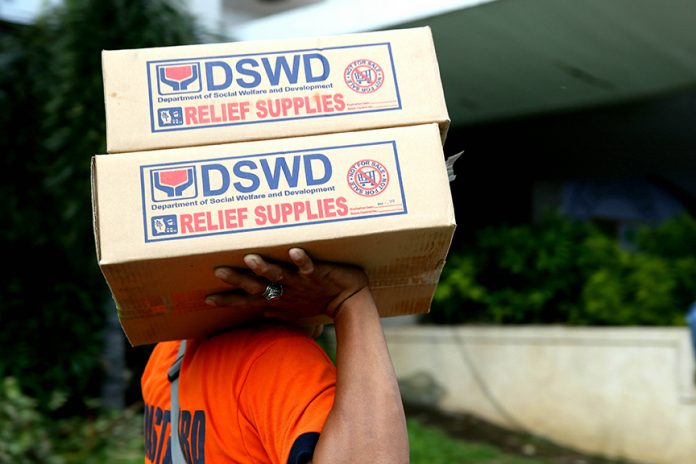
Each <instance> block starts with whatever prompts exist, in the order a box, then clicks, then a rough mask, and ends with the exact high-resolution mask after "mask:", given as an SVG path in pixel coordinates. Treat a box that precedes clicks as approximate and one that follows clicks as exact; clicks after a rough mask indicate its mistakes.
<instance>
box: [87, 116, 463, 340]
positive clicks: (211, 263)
mask: <svg viewBox="0 0 696 464" xmlns="http://www.w3.org/2000/svg"><path fill="white" fill-rule="evenodd" d="M92 183H93V187H92V188H93V208H94V227H95V236H96V243H97V252H98V258H99V265H100V267H101V269H102V272H103V274H104V276H105V278H106V281H107V282H108V284H109V286H110V288H111V291H112V293H113V297H114V300H115V301H116V303H117V307H118V312H119V317H120V321H121V324H122V326H123V329H124V331H125V333H126V335H127V337H128V339H129V341H130V342H131V343H132V344H133V345H142V344H149V343H153V342H156V341H159V340H168V339H178V338H184V337H193V336H198V335H202V334H205V333H209V332H212V331H215V330H219V329H220V328H222V327H226V326H230V325H234V324H236V323H239V322H241V321H244V320H247V319H249V318H251V317H254V316H255V315H254V314H240V313H238V312H234V311H230V310H229V309H226V308H213V307H210V306H207V305H206V304H205V303H204V298H205V296H206V295H207V294H210V293H214V292H219V291H223V290H225V287H224V285H221V282H220V281H219V280H217V279H216V278H215V277H214V276H213V269H214V268H215V267H217V266H220V265H232V266H239V267H243V262H242V257H243V255H244V254H246V253H249V252H258V253H261V254H262V255H265V256H268V257H270V258H273V259H283V260H285V261H287V250H288V249H289V248H290V247H292V246H300V247H303V248H305V249H306V250H307V251H308V252H309V253H310V255H311V256H312V257H314V258H315V259H317V260H330V261H339V262H347V263H353V264H356V265H359V266H362V267H363V268H364V269H365V270H366V272H367V274H368V277H369V279H370V286H371V289H372V290H373V292H374V297H375V299H376V301H377V304H378V307H379V310H380V314H381V315H382V316H394V315H403V314H415V313H423V312H427V311H428V310H429V306H430V302H431V299H432V296H433V293H434V290H435V287H436V285H437V282H438V279H439V276H440V273H441V270H442V268H443V266H444V262H445V257H446V255H447V252H448V249H449V246H450V243H451V239H452V235H453V233H454V228H455V219H454V212H453V206H452V198H451V193H450V189H449V182H448V176H447V172H446V167H445V160H444V155H443V152H442V147H441V143H440V134H439V129H438V127H437V125H436V124H428V125H419V126H410V127H403V128H392V129H380V130H374V131H361V132H353V133H338V134H330V135H320V136H311V137H301V138H289V139H278V140H267V141H261V142H246V143H238V144H226V145H214V146H203V147H195V148H180V149H170V150H160V151H156V152H139V153H125V154H114V155H96V156H94V157H93V165H92Z"/></svg>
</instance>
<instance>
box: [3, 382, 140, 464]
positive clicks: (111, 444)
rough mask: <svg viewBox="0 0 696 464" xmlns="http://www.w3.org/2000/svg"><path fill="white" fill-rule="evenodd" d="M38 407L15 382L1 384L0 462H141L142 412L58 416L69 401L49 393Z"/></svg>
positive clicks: (94, 406)
mask: <svg viewBox="0 0 696 464" xmlns="http://www.w3.org/2000/svg"><path fill="white" fill-rule="evenodd" d="M50 398H51V400H50V401H49V403H48V404H47V405H44V406H43V407H42V408H39V402H38V401H37V400H36V399H35V398H31V397H30V396H28V395H27V394H26V393H25V392H23V391H22V389H21V387H20V385H19V382H18V381H17V379H15V378H14V377H5V378H4V379H2V381H1V382H0V462H3V463H4V462H12V463H15V464H34V463H36V464H39V463H41V464H97V463H103V462H111V463H121V462H123V463H126V462H142V459H143V453H142V433H141V431H142V416H141V415H139V412H140V409H139V408H138V409H137V411H136V410H135V409H134V408H129V409H126V410H125V411H120V412H115V411H109V412H104V411H100V408H99V407H98V406H99V405H98V404H97V403H96V402H94V401H92V402H88V403H90V404H91V406H92V408H91V410H90V411H89V414H87V415H85V416H73V417H69V418H65V417H60V415H56V414H54V413H55V412H57V411H58V410H59V409H60V408H61V407H63V406H64V404H65V400H66V399H67V395H65V394H64V393H62V392H59V391H53V392H51V393H50Z"/></svg>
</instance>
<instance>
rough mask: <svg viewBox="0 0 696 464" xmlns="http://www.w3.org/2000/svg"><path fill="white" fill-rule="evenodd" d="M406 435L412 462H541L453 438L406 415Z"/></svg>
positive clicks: (421, 463)
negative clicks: (407, 417)
mask: <svg viewBox="0 0 696 464" xmlns="http://www.w3.org/2000/svg"><path fill="white" fill-rule="evenodd" d="M408 437H409V442H410V446H411V463H413V464H426V463H427V464H469V463H471V464H540V463H542V462H543V461H538V460H534V459H530V458H521V457H518V456H514V455H511V454H506V453H504V452H502V451H500V450H498V449H497V448H495V447H493V446H490V445H486V444H480V443H471V442H466V441H460V440H454V439H452V438H450V437H449V436H447V435H446V434H445V433H444V432H442V431H441V430H439V429H437V428H435V427H433V426H426V425H423V424H421V423H420V422H418V421H417V420H415V419H408Z"/></svg>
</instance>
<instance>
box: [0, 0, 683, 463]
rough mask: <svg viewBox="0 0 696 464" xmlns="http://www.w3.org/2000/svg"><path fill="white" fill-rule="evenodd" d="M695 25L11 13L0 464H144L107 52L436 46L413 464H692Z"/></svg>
mask: <svg viewBox="0 0 696 464" xmlns="http://www.w3.org/2000/svg"><path fill="white" fill-rule="evenodd" d="M694 24H696V4H694V3H693V2H690V1H687V0H665V1H662V2H655V1H651V0H613V1H606V0H605V1H601V0H578V1H573V2H570V1H557V0H556V1H552V0H459V1H455V0H431V1H429V2H419V1H415V0H402V1H399V2H391V1H384V2H375V1H369V2H368V1H367V0H352V1H347V0H236V1H234V0H181V1H165V0H101V1H98V0H63V1H58V0H52V1H41V0H33V1H31V0H24V1H22V0H0V127H1V129H0V131H1V134H2V135H1V137H0V149H1V150H2V157H1V158H0V159H1V162H2V163H3V168H2V170H1V171H0V172H1V173H2V174H1V175H2V176H3V182H1V183H0V198H2V199H3V200H4V201H3V202H2V205H3V206H4V209H3V217H4V218H5V219H4V220H3V221H2V224H3V225H4V227H2V229H1V230H0V234H2V241H1V243H2V247H3V252H2V255H3V256H5V260H6V262H7V264H8V267H7V268H6V270H5V271H4V272H3V279H2V283H1V284H0V346H2V347H3V354H2V356H0V462H15V463H18V462H37V463H38V462H51V463H53V462H55V463H73V462H75V463H77V462H81V463H84V462H124V463H125V462H142V444H141V441H142V438H141V436H140V430H141V425H140V416H139V414H140V407H141V405H140V403H139V401H140V392H139V375H140V373H141V371H142V367H143V365H144V362H145V360H146V359H147V355H148V354H149V349H150V348H148V347H138V348H133V347H130V346H129V345H128V343H127V341H126V340H125V338H124V337H123V334H122V332H121V329H120V326H119V323H118V320H117V319H116V312H115V309H114V307H113V303H112V301H111V298H110V295H109V291H108V288H107V287H106V285H105V283H104V281H103V278H102V276H101V273H100V271H99V268H98V266H97V261H96V255H95V249H94V238H93V232H92V216H91V202H90V181H89V170H90V158H91V156H92V155H94V154H97V153H103V152H105V126H104V102H103V89H102V83H101V79H102V76H101V51H102V50H103V49H123V48H141V47H156V46H169V45H179V44H193V43H206V42H234V41H242V40H256V39H269V38H283V37H297V36H317V35H330V34H338V33H353V32H364V31H371V30H380V29H396V28H404V27H414V26H423V25H427V26H430V27H431V29H432V33H433V37H434V41H435V47H436V51H437V54H438V60H439V66H440V72H441V77H442V84H443V87H444V92H445V96H446V99H447V105H448V109H449V114H450V118H451V120H452V126H451V129H450V132H449V135H448V138H447V141H446V143H445V155H446V156H450V155H453V154H455V153H457V152H460V151H464V154H463V155H462V157H461V158H460V159H459V160H458V161H457V163H456V164H455V172H456V179H455V180H454V181H453V182H452V183H451V187H452V195H453V200H454V204H455V210H456V216H457V222H458V228H457V231H456V235H455V239H454V242H453V245H452V249H451V253H450V258H449V260H448V263H447V265H446V268H445V270H444V272H443V275H442V280H441V283H440V286H439V288H438V292H437V294H436V296H435V300H434V302H433V307H432V310H431V312H430V313H429V314H427V315H424V316H422V317H418V318H415V319H414V318H405V319H402V318H397V319H398V320H393V321H385V331H386V333H387V337H388V340H389V344H390V349H391V350H392V355H393V357H394V361H395V365H396V368H397V373H398V375H399V377H400V379H401V382H402V391H403V395H404V401H405V402H406V403H407V405H408V412H409V429H410V430H409V431H410V433H412V436H411V440H412V448H413V454H412V457H413V462H476V463H487V462H490V463H494V462H497V463H535V462H555V463H558V464H560V463H565V464H573V463H575V464H580V463H589V462H610V460H612V461H611V462H643V463H646V464H662V463H664V464H693V463H694V462H696V461H695V459H696V458H694V456H696V443H695V442H696V441H695V440H693V437H694V436H696V389H695V388H694V381H695V379H696V376H695V375H694V356H695V355H696V342H695V341H694V340H695V339H694V338H692V337H693V332H692V331H691V329H690V327H689V325H688V324H687V314H688V313H689V310H690V308H693V307H694V306H693V303H694V302H695V301H696V219H694V215H695V214H696V129H695V128H694V127H695V126H694V121H696V28H694V27H693V25H694ZM416 65H417V64H416ZM688 320H690V321H692V324H696V316H693V309H692V316H691V317H690V318H688ZM452 418H456V421H455V426H452V420H451V419H452ZM430 427H433V428H430ZM441 431H442V432H443V434H442V435H438V434H439V433H440V432H441ZM493 435H495V437H494V436H493ZM451 437H456V440H455V442H451V441H448V440H450V439H451ZM470 440H473V442H475V443H482V442H486V443H492V444H494V445H495V447H496V449H485V450H484V451H481V450H480V449H479V448H458V446H460V444H461V443H462V442H464V441H466V442H468V441H470ZM496 450H499V451H496ZM437 453H439V454H437ZM477 453H478V454H477ZM486 453H488V454H486ZM498 453H502V454H498ZM506 453H507V454H506ZM520 456H523V457H520ZM506 459H507V460H506ZM554 459H555V460H554Z"/></svg>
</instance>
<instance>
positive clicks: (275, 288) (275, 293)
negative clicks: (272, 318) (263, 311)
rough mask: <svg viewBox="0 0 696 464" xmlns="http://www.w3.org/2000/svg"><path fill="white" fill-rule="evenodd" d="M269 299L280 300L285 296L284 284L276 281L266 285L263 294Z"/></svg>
mask: <svg viewBox="0 0 696 464" xmlns="http://www.w3.org/2000/svg"><path fill="white" fill-rule="evenodd" d="M261 296H262V297H264V298H265V299H266V300H267V301H278V300H280V297H281V296H283V286H282V285H281V284H276V283H274V282H271V283H269V284H268V285H266V289H265V290H264V291H263V293H262V294H261Z"/></svg>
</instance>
